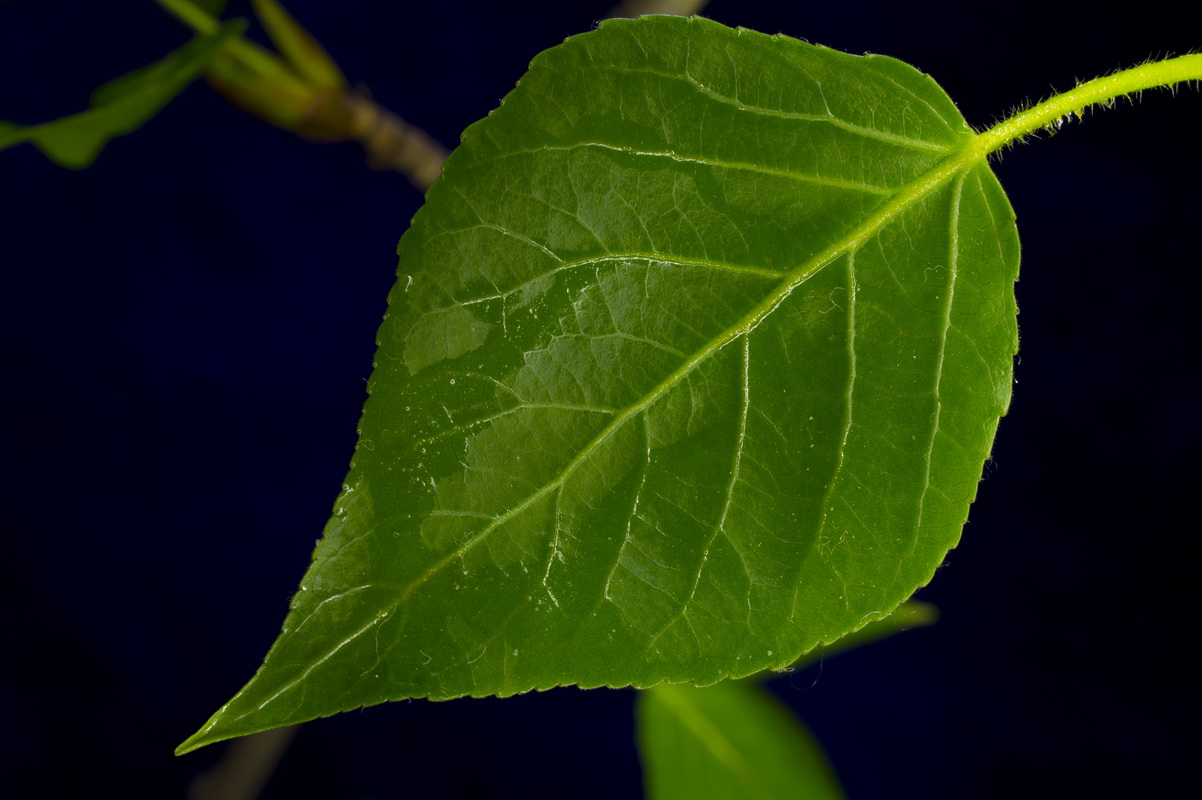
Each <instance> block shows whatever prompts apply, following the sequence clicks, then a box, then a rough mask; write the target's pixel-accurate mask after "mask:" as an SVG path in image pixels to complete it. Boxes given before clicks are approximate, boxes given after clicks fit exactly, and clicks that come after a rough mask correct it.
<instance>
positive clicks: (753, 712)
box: [637, 681, 843, 800]
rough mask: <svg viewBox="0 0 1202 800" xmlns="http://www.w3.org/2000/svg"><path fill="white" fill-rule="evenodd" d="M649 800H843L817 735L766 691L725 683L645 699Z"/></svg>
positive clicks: (665, 690) (667, 688) (641, 716)
mask: <svg viewBox="0 0 1202 800" xmlns="http://www.w3.org/2000/svg"><path fill="white" fill-rule="evenodd" d="M637 715H638V743H639V752H640V754H641V755H642V758H643V772H644V782H645V786H646V792H647V798H648V800H711V798H712V800H838V799H839V798H842V797H843V791H842V789H840V787H839V782H838V780H836V778H835V775H834V773H833V772H832V771H831V768H830V765H829V764H828V763H827V761H826V757H825V755H824V754H823V753H822V749H821V748H820V747H819V746H818V743H817V742H816V741H815V739H814V736H813V735H812V734H811V733H810V732H809V730H807V729H806V727H805V726H804V725H803V724H802V723H801V721H800V720H799V719H797V717H796V716H795V715H794V714H793V713H792V712H791V711H790V710H789V709H788V708H787V707H786V706H785V705H784V704H783V703H781V701H780V700H778V699H776V697H774V696H773V695H772V694H771V693H769V692H768V691H767V690H766V689H763V688H761V687H759V686H756V685H755V684H754V683H751V682H749V681H723V682H722V683H719V684H717V685H716V686H710V687H708V688H705V689H698V688H696V687H693V686H680V685H672V684H661V685H660V686H656V687H654V688H652V689H648V690H646V691H643V692H640V693H639V699H638V707H637Z"/></svg>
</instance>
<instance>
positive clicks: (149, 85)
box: [0, 21, 245, 169]
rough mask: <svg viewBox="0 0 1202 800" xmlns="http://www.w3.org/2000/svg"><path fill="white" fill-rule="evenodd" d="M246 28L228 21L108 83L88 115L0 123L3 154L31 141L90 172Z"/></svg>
mask: <svg viewBox="0 0 1202 800" xmlns="http://www.w3.org/2000/svg"><path fill="white" fill-rule="evenodd" d="M244 28H245V23H243V22H240V21H235V22H230V23H228V24H226V25H224V26H222V27H221V29H220V30H218V31H216V32H215V33H213V34H210V35H207V36H199V37H197V38H195V39H193V40H192V41H191V42H189V43H188V44H186V45H184V46H183V47H181V48H180V49H178V50H176V51H175V52H173V53H171V54H170V55H168V56H166V57H165V58H163V60H161V61H159V62H157V63H155V64H151V65H148V66H146V67H141V68H139V69H136V70H134V71H133V72H129V73H126V74H125V75H122V76H121V77H119V78H116V79H114V80H112V81H109V82H108V83H106V84H104V85H103V86H101V87H100V88H98V89H97V90H96V91H95V92H93V93H92V98H91V103H90V108H89V110H87V111H84V112H81V113H79V114H73V115H71V116H69V117H63V118H62V119H57V120H54V121H53V122H46V123H43V124H41V125H32V126H20V125H14V124H12V123H8V122H0V150H3V149H4V148H6V147H11V146H13V145H15V144H19V143H21V142H25V141H28V142H32V143H33V144H34V145H36V146H37V147H38V149H40V150H41V151H42V152H43V153H45V154H46V156H47V157H48V158H50V159H51V160H52V161H54V162H55V163H57V164H59V165H61V166H64V167H71V168H73V169H82V168H84V167H87V166H89V165H91V163H92V162H93V161H95V160H96V157H97V156H98V155H99V154H100V151H101V150H102V149H103V148H104V146H105V145H106V144H108V142H109V140H110V139H113V138H115V137H117V136H122V135H124V134H127V133H132V132H133V131H135V130H137V129H138V128H140V127H141V126H142V125H143V124H144V123H145V122H146V121H147V120H149V119H150V118H151V117H153V116H154V115H155V114H157V113H158V111H159V109H161V108H162V107H163V106H165V105H167V103H169V102H170V101H171V99H172V98H174V97H175V96H176V95H177V94H179V93H180V92H181V91H183V89H184V87H185V86H187V85H188V84H189V83H191V82H192V80H193V79H194V78H196V76H197V75H199V74H200V73H201V72H202V71H203V70H204V68H205V66H206V65H207V64H208V63H209V62H210V60H211V59H212V58H213V57H214V56H215V55H216V54H217V53H218V52H220V50H221V47H222V45H223V44H225V42H227V41H229V40H230V39H231V38H233V37H236V36H238V35H239V34H240V33H241V32H242V30H243V29H244Z"/></svg>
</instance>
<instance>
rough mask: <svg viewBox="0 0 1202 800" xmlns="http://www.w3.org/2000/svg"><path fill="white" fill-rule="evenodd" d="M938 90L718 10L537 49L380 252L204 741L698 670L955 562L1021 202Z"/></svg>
mask: <svg viewBox="0 0 1202 800" xmlns="http://www.w3.org/2000/svg"><path fill="white" fill-rule="evenodd" d="M974 139H975V137H974V134H973V132H972V131H971V129H970V128H969V127H968V125H967V124H966V123H965V122H964V120H963V119H962V117H961V116H960V114H959V112H958V111H957V110H956V108H955V106H954V105H953V104H952V102H951V101H950V100H949V99H948V98H947V96H946V95H945V94H944V93H943V92H942V90H940V89H939V88H938V86H937V85H936V84H935V83H934V82H933V81H932V80H931V79H930V78H929V77H927V76H925V75H923V74H921V73H919V72H918V71H916V70H914V69H913V68H912V67H909V66H908V65H906V64H903V63H901V62H899V61H895V60H893V59H889V58H884V57H880V56H869V57H857V56H850V55H845V54H842V53H838V52H835V51H832V50H828V49H825V48H820V47H814V46H811V45H808V44H805V43H803V42H799V41H796V40H793V39H789V38H787V37H783V36H772V37H770V36H764V35H762V34H758V33H754V32H751V31H745V30H739V31H735V30H731V29H729V28H726V27H723V26H721V25H718V24H717V23H713V22H709V21H707V20H703V19H697V18H693V19H681V18H672V17H650V18H644V19H641V20H635V21H630V20H614V21H611V22H607V23H605V24H602V25H601V26H600V27H599V29H598V30H596V31H594V32H592V33H588V34H584V35H581V36H577V37H574V38H572V39H569V40H568V41H567V42H565V43H564V44H563V45H561V46H559V47H556V48H553V49H552V50H549V51H547V52H545V53H543V54H541V55H540V56H538V57H537V58H536V59H535V60H534V62H533V63H532V64H531V68H530V72H529V73H528V74H527V75H526V76H525V77H524V78H523V79H522V81H521V83H520V85H519V86H518V88H517V89H516V90H514V92H512V93H511V94H510V95H509V96H508V97H507V98H506V99H505V101H504V103H503V104H502V106H501V108H500V109H498V110H497V111H495V112H494V113H493V114H491V115H490V116H489V117H488V118H487V119H485V120H483V121H482V122H480V123H477V124H476V125H474V126H472V127H471V128H469V129H468V131H467V132H465V134H464V137H463V143H462V145H461V146H460V148H459V149H458V150H457V151H456V152H455V153H454V155H453V156H452V157H451V159H450V160H449V161H448V163H447V167H446V172H445V173H444V177H443V179H442V180H441V181H440V182H439V183H437V184H435V186H434V187H433V188H432V189H431V191H430V193H429V196H428V201H427V203H426V206H425V207H424V208H423V209H422V210H421V211H420V212H419V213H418V214H417V216H416V217H415V218H414V221H413V225H412V227H411V229H410V230H409V231H408V232H407V233H406V234H405V236H404V238H403V239H402V241H401V245H400V248H399V252H400V267H399V277H400V279H399V281H398V283H397V285H396V287H395V289H394V290H393V292H392V295H391V297H390V308H389V312H388V315H387V316H386V318H385V320H384V323H383V326H382V327H381V329H380V334H379V341H380V349H379V353H378V354H377V364H376V370H375V373H374V374H373V376H372V378H371V382H370V384H369V391H370V393H371V396H370V398H369V400H368V402H367V405H366V408H365V411H364V415H363V419H362V421H361V424H360V442H359V445H358V448H357V450H356V454H355V457H354V460H353V462H352V467H351V471H350V474H349V476H348V478H347V481H346V485H345V487H344V490H343V492H342V494H341V495H340V497H339V498H338V500H337V503H336V506H335V511H334V514H333V517H332V518H331V520H330V522H329V523H328V525H327V526H326V530H325V536H324V538H323V539H322V540H321V542H320V543H319V545H318V547H317V551H316V553H315V554H314V561H313V565H312V566H311V568H310V569H309V571H308V573H307V574H306V575H305V577H304V579H303V582H302V585H301V589H300V591H299V592H298V593H297V594H296V595H295V597H294V598H293V602H292V610H291V613H290V614H289V615H288V618H287V619H286V620H285V622H284V630H283V632H282V633H281V635H280V637H279V639H278V640H277V641H276V643H275V645H274V646H273V647H272V649H271V651H270V653H269V654H268V655H267V658H266V660H265V662H264V664H263V666H262V667H261V669H260V670H259V672H258V674H257V675H256V676H255V677H254V678H253V679H252V680H251V682H250V683H249V684H248V685H247V686H246V687H245V688H244V689H243V690H242V691H241V692H239V693H238V694H237V695H236V696H235V698H234V699H233V700H231V701H230V702H229V703H228V704H227V705H226V706H224V707H223V708H222V709H221V710H220V711H219V712H218V713H217V714H216V715H215V716H214V717H213V719H212V720H210V722H209V723H208V724H207V725H206V726H205V727H204V728H203V729H202V730H201V731H200V732H198V733H197V734H196V735H195V736H193V737H192V738H191V739H189V740H188V741H187V742H185V743H184V744H183V745H182V746H181V751H186V750H189V749H192V748H195V747H198V746H201V745H203V744H206V743H209V742H212V741H216V740H220V739H223V738H227V737H230V736H236V735H240V734H244V733H249V732H253V731H257V730H261V729H264V728H268V727H274V726H279V725H285V724H289V723H293V722H298V721H302V720H307V719H312V718H314V717H316V716H321V715H328V714H332V713H335V712H337V711H341V710H346V709H351V708H355V707H358V706H363V705H369V704H373V703H379V702H382V701H385V700H391V699H399V698H406V697H429V698H433V699H445V698H451V697H459V696H463V695H472V696H482V695H490V694H497V695H510V694H514V693H517V692H524V691H529V690H531V689H544V688H549V687H552V686H557V685H561V684H572V683H574V684H578V685H581V686H585V687H593V686H605V685H608V686H638V687H647V686H652V685H655V684H658V683H661V682H664V681H668V682H673V683H676V682H693V683H698V684H712V683H714V682H716V681H719V680H721V679H722V678H725V677H728V676H735V677H739V676H746V675H750V674H753V673H755V672H759V671H761V670H764V669H773V668H781V667H784V666H787V665H789V664H791V663H793V662H794V661H796V660H797V659H798V658H799V656H801V655H802V654H803V653H806V652H808V651H810V650H811V649H813V648H814V647H816V646H818V645H821V644H824V643H829V642H833V641H835V640H837V639H838V638H840V637H841V636H844V635H846V634H847V633H849V632H852V631H855V630H857V629H858V628H861V627H863V626H864V625H865V624H867V623H869V622H871V621H872V620H874V619H878V618H880V617H882V616H885V615H887V614H889V613H890V612H892V611H893V610H894V609H895V608H896V607H897V606H898V604H900V603H901V602H902V601H903V600H905V599H906V598H907V597H909V596H910V594H911V593H912V592H913V591H914V590H915V589H916V588H917V587H919V586H922V585H923V584H925V583H926V582H927V581H928V580H929V579H930V577H931V575H932V574H933V572H934V570H935V568H936V567H937V566H938V564H939V563H940V561H941V560H942V559H943V557H944V555H945V554H946V552H947V550H948V549H949V548H950V547H952V546H954V545H955V543H956V541H957V540H958V538H959V536H960V531H961V528H962V526H963V523H964V521H965V518H966V516H967V513H968V506H969V504H970V502H971V501H972V499H973V497H974V495H975V492H976V486H977V482H978V480H979V478H980V474H981V468H982V464H983V462H984V460H985V458H986V457H987V455H988V452H989V448H990V446H991V443H992V440H993V435H994V431H995V429H996V426H997V421H998V417H999V416H1000V415H1001V414H1003V413H1004V412H1005V410H1006V407H1007V404H1008V402H1009V398H1010V385H1011V368H1012V358H1013V355H1014V353H1015V350H1016V348H1017V333H1016V327H1015V306H1014V298H1013V283H1014V280H1015V278H1016V275H1017V268H1018V239H1017V234H1016V231H1015V228H1014V223H1013V213H1012V211H1011V208H1010V206H1009V204H1008V202H1007V200H1006V198H1005V196H1004V194H1003V193H1002V190H1001V188H1000V186H999V185H998V183H997V181H996V179H995V178H994V176H993V174H992V173H991V172H990V170H989V168H988V166H987V165H986V164H985V163H984V160H983V158H984V157H983V151H979V150H977V149H976V148H974V147H973V143H974Z"/></svg>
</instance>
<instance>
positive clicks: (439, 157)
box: [345, 94, 447, 192]
mask: <svg viewBox="0 0 1202 800" xmlns="http://www.w3.org/2000/svg"><path fill="white" fill-rule="evenodd" d="M345 102H346V104H347V107H348V108H349V109H350V112H351V131H350V138H352V139H354V140H355V141H357V142H359V143H360V144H361V145H363V149H364V150H366V151H367V158H368V163H370V164H371V166H372V167H374V168H376V169H391V170H396V171H397V172H400V173H401V174H402V175H404V176H405V177H406V178H408V179H409V182H410V183H412V184H413V185H414V186H416V187H417V188H418V189H420V190H421V191H423V192H424V191H425V190H427V189H429V188H430V184H432V183H434V181H436V180H437V179H438V176H439V175H440V174H442V162H443V161H445V160H446V158H447V150H446V148H445V147H443V146H442V145H441V144H439V143H438V142H437V141H435V140H434V139H433V137H431V136H430V135H429V134H427V133H426V132H425V131H423V130H422V129H421V128H417V127H415V126H413V125H410V124H409V123H407V122H405V120H403V119H401V118H400V117H398V116H397V115H396V114H394V113H392V112H391V111H389V110H388V109H386V108H383V107H381V106H379V105H377V104H376V103H375V101H373V100H372V99H371V98H370V97H367V96H365V95H361V94H356V95H347V97H346V98H345Z"/></svg>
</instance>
